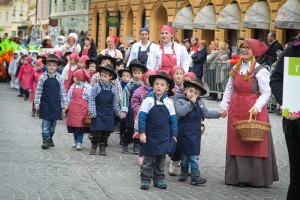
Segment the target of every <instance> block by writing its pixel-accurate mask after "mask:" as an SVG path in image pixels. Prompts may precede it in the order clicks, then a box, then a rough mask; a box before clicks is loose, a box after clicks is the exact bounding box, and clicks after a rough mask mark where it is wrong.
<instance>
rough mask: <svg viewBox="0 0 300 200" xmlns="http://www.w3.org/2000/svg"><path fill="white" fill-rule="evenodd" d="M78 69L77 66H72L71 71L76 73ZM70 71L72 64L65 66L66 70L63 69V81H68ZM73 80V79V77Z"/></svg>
mask: <svg viewBox="0 0 300 200" xmlns="http://www.w3.org/2000/svg"><path fill="white" fill-rule="evenodd" d="M77 68H78V67H77V65H76V64H75V65H72V66H71V71H72V72H74V71H75V70H76V69H77ZM69 69H70V63H68V64H67V65H66V66H65V68H64V69H63V71H62V74H61V75H62V77H63V79H64V80H68V79H69ZM71 78H72V77H71Z"/></svg>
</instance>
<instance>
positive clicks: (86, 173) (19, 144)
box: [0, 83, 289, 200]
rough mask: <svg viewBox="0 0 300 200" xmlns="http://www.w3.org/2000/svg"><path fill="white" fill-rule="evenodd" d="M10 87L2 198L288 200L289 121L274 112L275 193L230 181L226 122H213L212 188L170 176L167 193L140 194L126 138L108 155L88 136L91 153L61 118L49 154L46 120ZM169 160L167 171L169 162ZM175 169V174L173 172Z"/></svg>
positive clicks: (5, 96)
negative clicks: (124, 148) (285, 126)
mask: <svg viewBox="0 0 300 200" xmlns="http://www.w3.org/2000/svg"><path fill="white" fill-rule="evenodd" d="M17 94H18V92H17V91H16V90H14V89H10V88H9V84H4V83H1V84H0V136H1V137H0V199H1V200H11V199H17V200H24V199H28V200H35V199H41V200H48V199H49V200H50V199H53V200H54V199H55V200H56V199H64V200H71V199H77V200H82V199H87V200H96V199H100V200H105V199H114V200H117V199H128V200H132V199H137V200H143V199H150V200H152V199H155V200H156V199H163V200H165V199H170V200H171V199H172V200H179V199H181V200H182V199H186V200H190V199H200V200H202V199H209V200H218V199H220V200H223V199H229V200H235V199H236V200H239V199H245V200H246V199H247V200H249V199H257V200H261V199H279V200H283V199H285V197H286V193H287V188H288V183H289V166H288V155H287V149H286V145H285V140H284V135H283V133H282V126H281V117H280V116H277V115H276V114H270V121H271V124H272V132H273V140H274V145H275V153H276V158H277V163H278V170H279V175H280V180H279V182H275V183H274V185H272V186H271V187H268V188H239V187H233V186H228V185H225V184H224V167H225V147H226V120H227V119H220V120H205V124H206V134H205V135H204V137H203V138H202V146H201V156H200V166H201V169H200V170H201V174H202V175H203V176H204V177H205V178H206V179H207V183H206V184H205V185H204V186H200V187H197V186H191V185H190V182H189V181H188V182H185V183H182V182H179V181H178V176H175V177H171V176H169V175H166V183H167V185H168V189H167V190H159V189H157V188H153V187H152V186H151V188H150V190H149V191H142V190H140V189H139V186H140V177H139V173H138V170H137V169H138V165H137V156H136V155H133V154H126V155H125V154H122V153H121V146H120V145H119V144H118V142H119V135H118V134H116V133H112V134H111V136H110V138H109V146H108V148H107V156H100V155H95V156H92V155H89V148H90V141H89V140H88V137H87V135H85V136H84V143H83V150H81V151H77V150H75V149H73V148H72V147H71V146H72V141H73V135H72V134H68V133H67V128H66V126H65V120H63V121H58V124H57V129H56V133H55V135H54V143H55V147H53V148H50V149H48V150H42V149H41V143H42V139H41V128H40V124H41V120H40V119H38V118H37V117H34V118H33V117H31V116H30V112H31V102H29V101H26V102H24V100H23V99H22V98H18V97H16V96H17ZM206 104H207V106H208V108H210V109H217V108H218V104H219V102H213V101H206ZM169 160H170V159H169V158H167V161H166V169H167V166H168V165H169ZM166 172H167V171H166Z"/></svg>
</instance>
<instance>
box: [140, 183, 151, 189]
mask: <svg viewBox="0 0 300 200" xmlns="http://www.w3.org/2000/svg"><path fill="white" fill-rule="evenodd" d="M149 188H150V183H143V182H142V183H141V186H140V189H141V190H149Z"/></svg>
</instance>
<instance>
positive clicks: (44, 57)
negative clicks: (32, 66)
mask: <svg viewBox="0 0 300 200" xmlns="http://www.w3.org/2000/svg"><path fill="white" fill-rule="evenodd" d="M40 58H41V59H43V60H45V59H46V56H37V57H36V59H37V60H38V59H40Z"/></svg>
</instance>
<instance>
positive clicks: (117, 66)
mask: <svg viewBox="0 0 300 200" xmlns="http://www.w3.org/2000/svg"><path fill="white" fill-rule="evenodd" d="M124 66H125V63H124V61H123V59H120V60H119V61H118V62H117V64H116V72H117V73H118V75H119V71H120V70H122V69H124ZM119 78H120V79H121V78H122V77H120V76H119Z"/></svg>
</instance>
